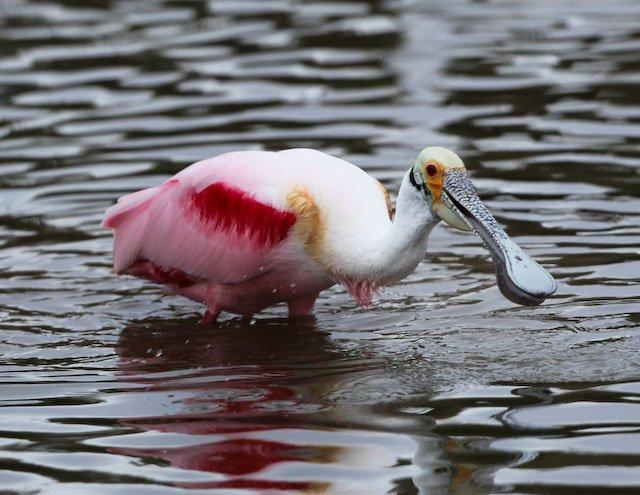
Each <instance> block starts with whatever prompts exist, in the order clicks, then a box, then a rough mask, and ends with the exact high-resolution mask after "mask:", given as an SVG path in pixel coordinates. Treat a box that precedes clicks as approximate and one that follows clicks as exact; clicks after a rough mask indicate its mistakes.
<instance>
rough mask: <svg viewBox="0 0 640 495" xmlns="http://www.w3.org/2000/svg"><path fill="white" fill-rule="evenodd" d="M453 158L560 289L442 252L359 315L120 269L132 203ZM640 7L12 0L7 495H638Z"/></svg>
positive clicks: (459, 248) (0, 99) (3, 276)
mask: <svg viewBox="0 0 640 495" xmlns="http://www.w3.org/2000/svg"><path fill="white" fill-rule="evenodd" d="M434 144H439V145H444V146H448V147H451V148H454V149H456V150H457V151H459V153H460V154H461V155H462V156H463V157H464V158H465V161H466V162H467V165H468V167H469V168H470V169H471V170H472V175H473V177H474V181H475V182H476V184H477V185H478V187H479V190H480V193H481V195H482V197H483V198H485V199H486V201H487V203H488V205H489V206H490V208H491V209H492V210H493V211H494V212H495V213H496V216H497V217H498V219H499V220H500V221H501V222H502V223H503V224H505V225H506V227H507V229H508V231H509V232H510V233H511V234H512V235H513V236H514V238H516V240H517V241H518V242H519V243H521V244H522V245H523V246H524V247H526V249H527V250H528V252H530V253H531V254H532V255H533V256H534V257H535V258H537V259H538V260H540V261H541V262H542V263H543V264H544V265H545V266H547V267H548V268H549V269H550V271H551V272H553V274H554V275H555V276H556V278H557V279H558V281H559V291H558V293H557V295H556V296H555V297H553V298H552V299H550V300H548V301H547V302H546V303H545V304H544V305H542V306H540V307H537V308H524V307H515V306H514V305H512V304H511V303H509V302H508V301H506V300H505V299H504V298H503V297H502V296H501V295H500V294H499V292H498V290H497V288H496V287H495V280H494V276H493V274H492V267H491V264H490V262H489V261H488V259H487V255H486V252H485V251H484V249H483V248H482V247H481V245H480V243H479V241H478V239H477V238H476V237H475V236H472V235H466V234H462V233H457V232H454V231H452V230H451V229H449V228H446V227H444V226H440V227H438V228H436V229H435V231H434V232H433V234H432V238H431V239H432V241H431V250H430V252H429V254H428V255H427V257H426V259H425V262H424V263H423V264H421V266H420V267H419V269H418V270H417V272H416V273H415V274H414V275H412V276H411V277H410V278H409V279H408V280H407V281H406V282H404V283H403V284H401V285H399V286H397V287H394V288H391V289H388V290H387V291H386V292H385V294H384V296H383V297H382V299H381V300H380V301H379V302H378V303H377V304H376V306H375V307H374V308H373V309H372V310H369V311H365V310H362V309H359V308H357V307H356V305H355V303H354V302H353V301H352V300H351V299H350V298H349V297H348V296H347V295H346V294H345V292H344V291H343V290H341V289H340V288H334V289H332V290H330V291H328V292H326V293H325V295H324V297H323V298H322V299H321V300H320V301H319V303H318V307H317V320H316V321H315V322H306V323H304V324H296V325H293V324H290V323H289V322H288V321H287V320H286V319H285V318H284V316H285V310H284V308H275V309H272V310H270V311H267V312H265V313H264V314H262V315H260V316H259V317H258V318H257V319H256V320H254V321H252V322H251V323H250V324H248V323H243V322H242V321H240V320H238V319H234V318H231V317H229V318H228V319H227V320H225V321H224V323H223V325H222V326H221V328H218V329H214V328H209V327H206V326H202V325H200V324H199V314H200V312H201V308H199V307H198V306H197V305H195V304H193V303H191V302H189V301H185V300H182V299H179V298H175V297H170V296H167V295H166V294H164V293H163V291H162V289H160V288H158V287H157V286H153V285H150V284H147V283H144V282H141V281H138V280H133V279H129V278H118V277H116V276H114V275H113V274H111V273H110V265H111V242H112V240H111V237H110V234H109V233H108V232H107V231H105V230H103V229H101V228H100V227H99V221H100V220H101V218H102V215H103V212H104V210H105V209H106V208H107V207H108V206H109V205H110V204H112V203H113V201H114V200H115V199H116V198H118V197H119V196H121V195H123V194H125V193H127V192H131V191H134V190H137V189H140V188H142V187H147V186H150V185H154V184H157V183H159V182H160V181H161V180H163V179H165V178H166V177H168V176H169V175H170V174H173V173H175V172H177V171H178V170H180V169H182V168H183V167H184V166H186V165H188V164H189V163H191V162H193V161H196V160H199V159H201V158H204V157H208V156H212V155H215V154H218V153H221V152H225V151H230V150H236V149H281V148H287V147H296V146H311V147H315V148H319V149H322V150H324V151H326V152H329V153H332V154H336V155H338V156H341V157H344V158H346V159H348V160H350V161H352V162H354V163H357V164H359V165H361V166H362V167H364V168H365V169H367V170H368V171H369V172H370V173H372V174H373V175H375V176H376V177H378V178H380V179H381V180H382V181H383V182H384V183H385V184H386V185H387V186H388V187H389V189H391V190H392V191H395V190H396V189H397V187H398V185H399V180H400V177H401V175H402V173H403V172H404V170H406V168H407V167H408V166H409V163H410V162H411V161H412V160H413V158H414V157H415V154H416V151H417V150H418V149H419V148H420V147H422V146H426V145H434ZM639 145H640V4H639V3H638V2H637V1H635V0H629V1H618V0H615V1H614V0H611V1H606V2H605V1H600V2H595V1H594V2H589V1H582V2H573V1H554V2H539V1H534V0H528V1H520V0H518V1H516V0H512V1H499V2H498V1H496V2H480V1H478V2H471V1H459V0H446V1H444V0H442V1H441V0H434V1H428V2H427V1H425V2H419V1H414V2H406V1H397V2H395V1H388V2H385V1H375V0H372V1H370V2H355V1H353V2H346V1H344V2H331V1H322V0H320V1H309V2H304V3H303V2H293V1H287V0H260V1H258V0H248V1H239V0H229V1H218V0H212V1H210V2H205V1H195V0H194V1H162V0H145V1H138V0H136V1H122V0H121V1H107V0H104V1H103V0H93V1H80V0H59V1H57V2H53V1H49V2H46V1H42V2H36V1H27V0H1V2H0V316H1V321H0V329H1V330H2V332H1V334H0V335H1V341H0V353H1V356H2V358H1V361H0V377H1V378H0V406H1V407H0V493H2V494H15V493H19V494H32V493H41V494H64V495H73V494H79V495H80V494H82V495H86V494H92V495H94V494H109V495H114V494H127V495H129V494H133V495H136V494H145V495H146V494H154V495H164V494H171V495H173V494H183V493H184V494H187V493H189V494H190V493H194V494H196V493H225V494H226V493H265V494H266V493H273V492H280V493H297V492H301V491H306V492H311V493H335V494H341V495H345V494H367V495H369V494H378V493H380V494H382V493H395V494H417V493H420V494H422V495H425V494H429V495H433V494H445V493H456V494H472V493H473V494H481V493H487V494H488V493H518V494H543V493H544V494H546V493H550V494H567V493H571V494H609V493H611V494H614V493H615V494H620V493H638V490H640V366H639V365H640V363H639V360H638V356H639V354H638V348H639V345H640V335H639V332H638V324H639V320H640V311H639V305H638V303H639V302H640V289H639V287H640V285H639V282H640V280H639V279H640V252H639V249H640V248H639V244H640V227H639V220H640V175H639V173H638V171H639V170H640V147H639Z"/></svg>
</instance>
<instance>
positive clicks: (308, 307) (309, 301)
mask: <svg viewBox="0 0 640 495" xmlns="http://www.w3.org/2000/svg"><path fill="white" fill-rule="evenodd" d="M317 298H318V294H313V295H312V296H305V297H299V298H298V299H290V300H289V301H287V305H288V306H289V318H295V317H296V316H307V315H310V314H313V306H314V305H315V304H316V299H317Z"/></svg>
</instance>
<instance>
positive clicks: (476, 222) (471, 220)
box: [411, 146, 556, 306]
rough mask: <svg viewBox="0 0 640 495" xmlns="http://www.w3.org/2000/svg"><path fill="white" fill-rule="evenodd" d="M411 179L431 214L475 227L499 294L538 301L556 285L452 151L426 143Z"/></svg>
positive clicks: (466, 227) (517, 300)
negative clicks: (496, 213) (500, 219)
mask: <svg viewBox="0 0 640 495" xmlns="http://www.w3.org/2000/svg"><path fill="white" fill-rule="evenodd" d="M411 174H412V177H411V182H412V184H413V185H414V187H416V189H418V190H419V191H420V192H421V193H422V194H423V195H424V199H425V201H426V203H427V205H428V207H429V208H430V210H431V212H432V213H433V215H434V216H437V217H439V218H441V219H442V220H444V221H445V222H446V223H447V224H448V225H450V226H451V227H453V228H455V229H458V230H464V231H474V232H475V233H476V234H477V235H478V236H479V237H480V238H481V239H482V242H483V243H484V245H485V247H486V248H487V250H488V251H489V253H490V254H491V258H492V259H493V263H494V266H495V269H496V278H497V281H498V286H499V287H500V290H501V291H502V294H503V295H504V296H505V297H506V298H507V299H509V300H510V301H513V302H515V303H517V304H523V305H526V306H535V305H538V304H541V303H542V302H543V301H544V300H545V299H546V298H547V297H549V296H550V295H551V294H553V293H554V292H555V291H556V282H555V280H554V279H553V277H552V276H551V275H550V274H549V272H547V271H546V270H545V269H544V268H542V267H541V266H540V265H539V264H538V263H536V262H535V261H534V260H532V259H531V258H530V257H529V256H527V255H526V254H525V253H524V252H523V251H522V249H520V246H518V245H517V244H516V243H515V242H513V241H512V240H511V238H510V237H509V235H508V234H507V233H506V232H505V231H504V230H503V229H502V227H501V226H500V224H498V222H497V221H496V219H495V218H494V217H493V215H491V213H490V212H489V210H488V209H487V207H486V206H485V205H484V203H483V202H482V200H481V199H480V197H479V196H478V193H477V191H476V188H475V187H474V186H473V183H472V182H471V180H470V179H469V176H468V175H467V170H466V168H465V166H464V163H463V162H462V160H461V159H460V157H459V156H458V155H456V154H455V153H454V152H453V151H450V150H448V149H446V148H441V147H437V146H434V147H430V148H424V149H423V150H422V151H421V152H420V154H419V155H418V157H417V158H416V160H415V162H414V164H413V168H412V170H411Z"/></svg>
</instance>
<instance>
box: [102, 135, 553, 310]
mask: <svg viewBox="0 0 640 495" xmlns="http://www.w3.org/2000/svg"><path fill="white" fill-rule="evenodd" d="M392 209H393V208H392V205H391V201H390V199H389V194H388V193H387V191H386V190H385V189H384V187H383V186H382V185H381V184H380V183H379V182H378V181H377V180H376V179H374V178H373V177H371V176H370V175H368V174H367V173H365V172H364V171H363V170H362V169H360V168H359V167H357V166H355V165H352V164H351V163H348V162H346V161H344V160H341V159H339V158H336V157H333V156H330V155H327V154H325V153H322V152H320V151H316V150H312V149H289V150H284V151H279V152H267V151H240V152H233V153H226V154H223V155H219V156H216V157H214V158H210V159H208V160H203V161H200V162H197V163H194V164H193V165H191V166H190V167H187V168H186V169H184V170H183V171H181V172H179V173H178V174H176V175H175V176H174V177H172V178H170V179H168V180H167V181H165V182H164V183H163V184H161V185H159V186H156V187H151V188H149V189H144V190H142V191H138V192H135V193H133V194H129V195H127V196H124V197H122V198H120V200H119V201H118V203H117V204H115V205H114V206H112V207H111V208H110V209H109V210H108V211H107V215H106V217H105V219H104V221H103V223H102V225H103V226H105V227H109V228H111V229H113V230H114V235H115V246H114V271H115V272H116V273H120V274H130V275H135V276H138V277H142V278H146V279H149V280H152V281H154V282H157V283H161V284H165V285H167V286H168V287H169V288H170V289H171V291H173V292H174V293H176V294H180V295H182V296H185V297H188V298H189V299H192V300H195V301H198V302H201V303H204V304H205V305H206V312H205V316H204V320H205V321H215V320H216V319H217V317H218V315H219V314H220V313H221V312H222V311H228V312H231V313H236V314H240V315H244V316H251V315H253V314H254V313H256V312H258V311H261V310H263V309H265V308H267V307H269V306H272V305H274V304H276V303H279V302H283V301H286V302H287V304H288V306H289V315H290V316H298V315H306V314H310V313H312V311H313V306H314V303H315V300H316V298H317V297H318V294H319V293H320V292H321V291H323V290H325V289H327V288H329V287H331V286H332V285H334V284H336V283H340V284H342V285H343V286H344V287H345V288H346V289H347V290H348V291H349V292H350V293H351V295H352V296H353V297H354V299H355V300H356V301H357V303H358V304H360V305H361V306H364V307H367V306H369V305H370V304H371V298H372V296H373V295H375V294H376V293H377V292H378V291H379V289H380V287H382V286H386V285H390V284H393V283H395V282H398V281H399V280H401V279H403V278H404V277H406V276H407V275H408V274H410V273H411V272H413V270H415V268H416V266H417V265H418V263H420V261H421V260H422V259H423V258H424V255H425V252H426V249H427V239H428V237H429V233H430V232H431V229H432V228H433V227H434V225H436V223H438V222H439V221H440V220H444V221H445V222H446V223H447V224H449V225H450V226H452V227H453V228H455V229H459V230H466V231H469V230H473V231H474V232H475V233H476V234H477V235H478V236H480V238H481V239H482V241H483V243H484V245H485V247H486V248H487V249H488V250H489V252H490V254H491V257H492V258H493V262H494V265H495V269H496V277H497V280H498V285H499V287H500V290H501V291H502V293H503V294H504V296H505V297H507V298H508V299H509V300H511V301H513V302H515V303H518V304H523V305H537V304H540V303H542V302H543V301H544V299H545V298H546V297H547V296H549V295H551V294H553V292H555V290H556V283H555V280H554V279H553V278H552V277H551V275H549V273H548V272H547V271H546V270H544V269H543V268H542V267H541V266H540V265H538V264H537V263H536V262H535V261H533V260H532V259H531V258H529V256H527V255H526V254H524V252H523V251H522V250H521V249H520V247H519V246H518V245H517V244H515V243H514V242H513V241H512V240H511V239H510V238H509V236H508V235H507V234H506V232H505V231H504V230H503V229H502V228H501V227H500V226H499V225H498V223H497V222H496V220H495V219H494V218H493V216H492V215H491V213H489V211H488V210H487V209H486V207H485V206H484V204H483V203H482V201H481V200H480V198H479V197H478V195H477V193H476V190H475V188H474V186H473V184H472V183H471V181H470V180H469V178H468V176H467V172H466V170H465V167H464V164H463V162H462V160H461V159H460V158H459V157H458V155H456V154H455V153H453V152H452V151H449V150H447V149H445V148H440V147H430V148H425V149H423V150H422V151H421V152H420V154H419V155H418V157H417V158H416V160H415V162H414V164H413V166H412V167H411V168H410V169H409V170H408V171H407V173H406V174H405V175H404V178H403V180H402V184H401V186H400V191H399V192H398V199H397V201H396V207H395V216H394V215H393V214H392Z"/></svg>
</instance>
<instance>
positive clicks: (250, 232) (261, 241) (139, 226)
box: [103, 176, 297, 283]
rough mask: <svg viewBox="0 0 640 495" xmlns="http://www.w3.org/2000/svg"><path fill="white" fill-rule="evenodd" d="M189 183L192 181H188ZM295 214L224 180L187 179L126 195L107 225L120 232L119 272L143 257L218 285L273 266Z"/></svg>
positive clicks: (117, 240) (116, 248)
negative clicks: (200, 183)
mask: <svg viewBox="0 0 640 495" xmlns="http://www.w3.org/2000/svg"><path fill="white" fill-rule="evenodd" d="M185 182H186V184H185ZM296 220H297V217H296V215H295V213H293V212H291V211H288V210H286V209H281V208H278V207H276V206H273V205H271V204H269V203H268V202H265V201H261V200H258V199H256V198H255V195H254V194H252V193H249V192H246V191H244V190H242V189H240V188H238V187H235V186H233V185H229V184H226V183H224V182H221V181H216V180H215V177H213V178H212V182H211V183H210V184H208V185H207V186H206V187H204V188H203V189H201V190H196V189H195V188H194V187H193V186H191V184H190V181H187V180H180V178H179V176H177V177H174V178H173V179H170V180H168V181H167V182H165V183H164V184H163V185H161V186H159V187H156V188H152V189H148V190H144V191H140V192H139V193H134V194H133V195H129V196H125V197H124V198H123V199H122V200H121V201H120V202H119V203H118V204H116V205H115V206H114V207H112V209H110V210H109V211H108V213H107V217H106V219H105V220H104V222H103V225H105V226H107V227H111V228H113V229H114V230H115V246H114V253H115V254H114V269H115V271H116V272H119V273H122V272H126V271H127V269H128V268H129V267H130V266H131V265H132V264H133V263H135V262H136V261H137V260H148V261H151V262H152V263H153V264H154V265H156V266H159V267H165V268H171V269H177V270H180V271H182V272H184V273H186V274H189V275H192V276H195V277H198V278H201V279H205V280H209V281H213V282H217V283H230V282H239V281H242V280H246V279H249V278H252V277H254V276H256V275H257V274H258V273H260V272H261V271H263V270H265V269H266V268H267V265H268V261H269V255H270V254H271V253H272V252H273V251H274V250H275V249H276V247H277V246H279V245H281V244H282V243H283V242H284V241H285V240H286V239H287V238H288V237H289V235H290V231H291V227H293V225H294V224H295V223H296Z"/></svg>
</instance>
